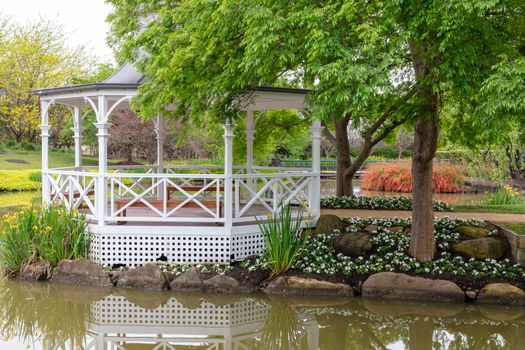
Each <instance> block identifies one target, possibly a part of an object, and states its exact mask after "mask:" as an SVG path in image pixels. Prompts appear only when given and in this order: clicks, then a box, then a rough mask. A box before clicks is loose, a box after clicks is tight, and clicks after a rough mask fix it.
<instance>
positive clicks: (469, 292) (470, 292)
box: [465, 289, 478, 300]
mask: <svg viewBox="0 0 525 350" xmlns="http://www.w3.org/2000/svg"><path fill="white" fill-rule="evenodd" d="M465 295H466V296H467V298H468V299H469V300H476V299H477V298H478V293H477V292H476V291H475V290H472V289H468V290H466V291H465Z"/></svg>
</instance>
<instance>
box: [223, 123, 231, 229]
mask: <svg viewBox="0 0 525 350" xmlns="http://www.w3.org/2000/svg"><path fill="white" fill-rule="evenodd" d="M224 176H225V179H224V219H225V221H226V222H225V223H224V227H225V228H226V229H231V227H232V221H233V127H232V125H231V124H230V123H227V124H224Z"/></svg>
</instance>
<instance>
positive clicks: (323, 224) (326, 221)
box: [313, 214, 345, 235]
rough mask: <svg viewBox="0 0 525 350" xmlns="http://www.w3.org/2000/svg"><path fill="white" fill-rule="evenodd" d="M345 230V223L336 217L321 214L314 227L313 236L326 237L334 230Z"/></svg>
mask: <svg viewBox="0 0 525 350" xmlns="http://www.w3.org/2000/svg"><path fill="white" fill-rule="evenodd" d="M344 228H345V223H344V222H343V220H341V218H340V217H339V216H337V215H332V214H323V215H321V216H320V217H319V220H317V224H316V226H315V230H314V232H313V233H314V234H315V235H326V234H330V233H332V232H334V231H335V230H339V231H343V229H344Z"/></svg>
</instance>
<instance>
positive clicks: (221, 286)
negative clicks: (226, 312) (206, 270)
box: [203, 275, 247, 293]
mask: <svg viewBox="0 0 525 350" xmlns="http://www.w3.org/2000/svg"><path fill="white" fill-rule="evenodd" d="M203 284H204V289H205V290H206V291H209V292H214V293H238V292H246V291H247V289H246V288H245V287H243V286H241V284H240V283H239V282H238V281H237V280H236V279H235V278H233V277H230V276H226V275H216V276H213V277H212V278H210V279H207V280H205V281H204V282H203Z"/></svg>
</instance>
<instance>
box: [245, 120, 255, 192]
mask: <svg viewBox="0 0 525 350" xmlns="http://www.w3.org/2000/svg"><path fill="white" fill-rule="evenodd" d="M254 133H255V122H254V119H253V111H247V113H246V173H247V174H253V140H254V136H253V135H254ZM254 183H255V182H254V179H252V178H248V179H247V185H248V187H249V188H250V189H251V190H252V191H253V190H254V188H255V185H254ZM247 197H248V198H247V200H250V199H251V194H250V193H248V194H247Z"/></svg>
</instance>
